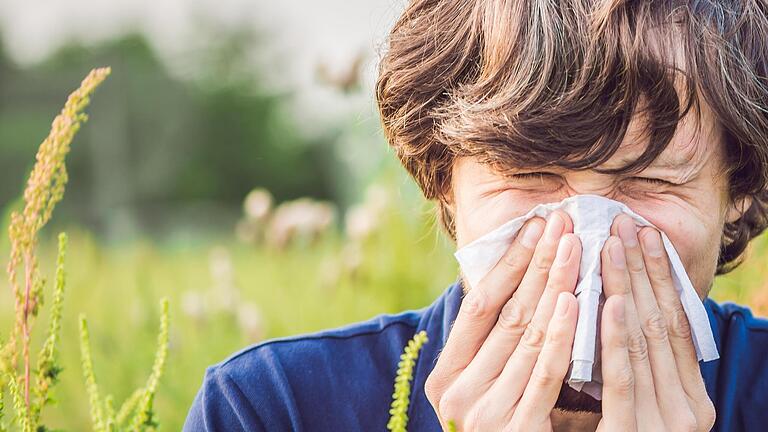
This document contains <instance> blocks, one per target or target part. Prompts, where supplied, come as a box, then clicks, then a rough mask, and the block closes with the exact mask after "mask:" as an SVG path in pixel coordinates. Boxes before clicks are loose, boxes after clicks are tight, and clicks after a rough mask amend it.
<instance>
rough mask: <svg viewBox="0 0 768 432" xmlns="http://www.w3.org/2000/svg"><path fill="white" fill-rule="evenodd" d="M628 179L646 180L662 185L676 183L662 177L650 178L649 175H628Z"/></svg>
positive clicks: (673, 184)
mask: <svg viewBox="0 0 768 432" xmlns="http://www.w3.org/2000/svg"><path fill="white" fill-rule="evenodd" d="M630 179H632V180H638V181H642V182H646V183H651V184H657V185H664V186H676V185H677V184H676V183H672V182H670V181H667V180H662V179H658V178H651V177H630Z"/></svg>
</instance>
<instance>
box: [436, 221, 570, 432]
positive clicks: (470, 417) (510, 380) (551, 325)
mask: <svg viewBox="0 0 768 432" xmlns="http://www.w3.org/2000/svg"><path fill="white" fill-rule="evenodd" d="M542 231H543V236H542ZM580 260H581V243H580V242H579V239H578V237H577V236H576V235H575V234H573V224H572V222H571V220H570V218H569V217H568V215H567V214H566V213H565V212H563V211H561V210H557V211H555V212H553V213H552V214H551V215H550V217H549V219H548V220H547V221H546V223H545V221H544V220H543V219H541V218H538V217H536V218H532V219H530V220H528V221H527V223H526V225H525V226H524V227H523V229H522V230H521V231H520V234H519V235H518V236H517V237H516V238H515V240H514V241H513V242H512V244H511V245H510V247H509V249H508V250H507V252H506V253H505V255H504V257H502V259H501V260H500V261H499V263H498V264H497V265H496V266H495V267H494V268H493V270H491V271H490V272H489V273H488V275H487V276H486V277H485V278H484V279H483V280H482V281H480V282H479V283H478V285H477V286H475V287H470V289H469V292H468V293H467V294H466V297H465V298H464V300H463V301H462V304H461V307H460V309H459V313H458V316H457V318H456V321H455V323H454V325H453V328H452V329H451V332H450V335H449V337H448V340H447V342H446V344H445V347H444V348H443V350H442V353H441V354H440V356H439V358H438V361H437V364H436V365H435V368H434V370H433V371H432V373H431V374H430V375H429V377H428V378H427V381H426V384H425V390H426V394H427V398H428V399H429V401H430V403H431V404H432V406H433V407H434V409H435V412H436V413H437V416H438V418H439V419H440V423H441V425H442V426H443V428H444V429H446V430H447V429H448V423H449V422H452V423H453V424H454V425H455V426H456V429H457V430H459V431H476V430H478V431H495V430H526V431H528V430H530V431H539V430H551V429H552V427H551V423H550V412H551V411H552V409H553V407H554V404H555V401H556V400H557V396H558V394H559V392H560V388H561V386H562V384H563V380H564V378H565V374H566V373H567V371H568V364H569V363H570V360H571V347H572V345H573V337H574V333H575V330H576V317H577V308H578V304H577V303H576V298H575V297H574V295H573V291H574V289H575V287H576V282H577V279H578V275H579V262H580Z"/></svg>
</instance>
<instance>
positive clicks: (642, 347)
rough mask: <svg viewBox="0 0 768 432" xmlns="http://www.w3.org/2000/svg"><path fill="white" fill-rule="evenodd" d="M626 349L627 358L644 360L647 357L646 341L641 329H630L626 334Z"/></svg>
mask: <svg viewBox="0 0 768 432" xmlns="http://www.w3.org/2000/svg"><path fill="white" fill-rule="evenodd" d="M627 351H628V352H629V358H630V359H632V360H634V361H645V360H647V359H648V342H647V341H646V340H645V335H643V332H642V331H631V332H629V335H628V336H627Z"/></svg>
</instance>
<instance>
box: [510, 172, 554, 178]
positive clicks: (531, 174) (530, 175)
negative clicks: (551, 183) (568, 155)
mask: <svg viewBox="0 0 768 432" xmlns="http://www.w3.org/2000/svg"><path fill="white" fill-rule="evenodd" d="M553 175H555V174H552V173H542V172H529V173H519V174H515V175H513V176H512V177H513V178H516V179H540V178H542V177H546V176H553Z"/></svg>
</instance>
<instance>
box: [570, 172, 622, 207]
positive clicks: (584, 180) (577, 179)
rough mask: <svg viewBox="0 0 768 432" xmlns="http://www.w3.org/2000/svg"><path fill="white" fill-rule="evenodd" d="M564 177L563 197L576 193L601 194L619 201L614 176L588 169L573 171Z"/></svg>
mask: <svg viewBox="0 0 768 432" xmlns="http://www.w3.org/2000/svg"><path fill="white" fill-rule="evenodd" d="M569 174H570V173H569ZM564 178H565V187H564V188H563V189H562V190H563V197H562V198H563V199H565V198H569V197H571V196H574V195H599V196H602V197H605V198H610V199H613V200H616V201H619V200H618V199H617V195H618V193H617V185H616V182H615V180H614V178H613V176H610V175H607V174H600V173H596V172H593V171H591V170H586V171H578V172H573V173H572V175H566V176H564Z"/></svg>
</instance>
